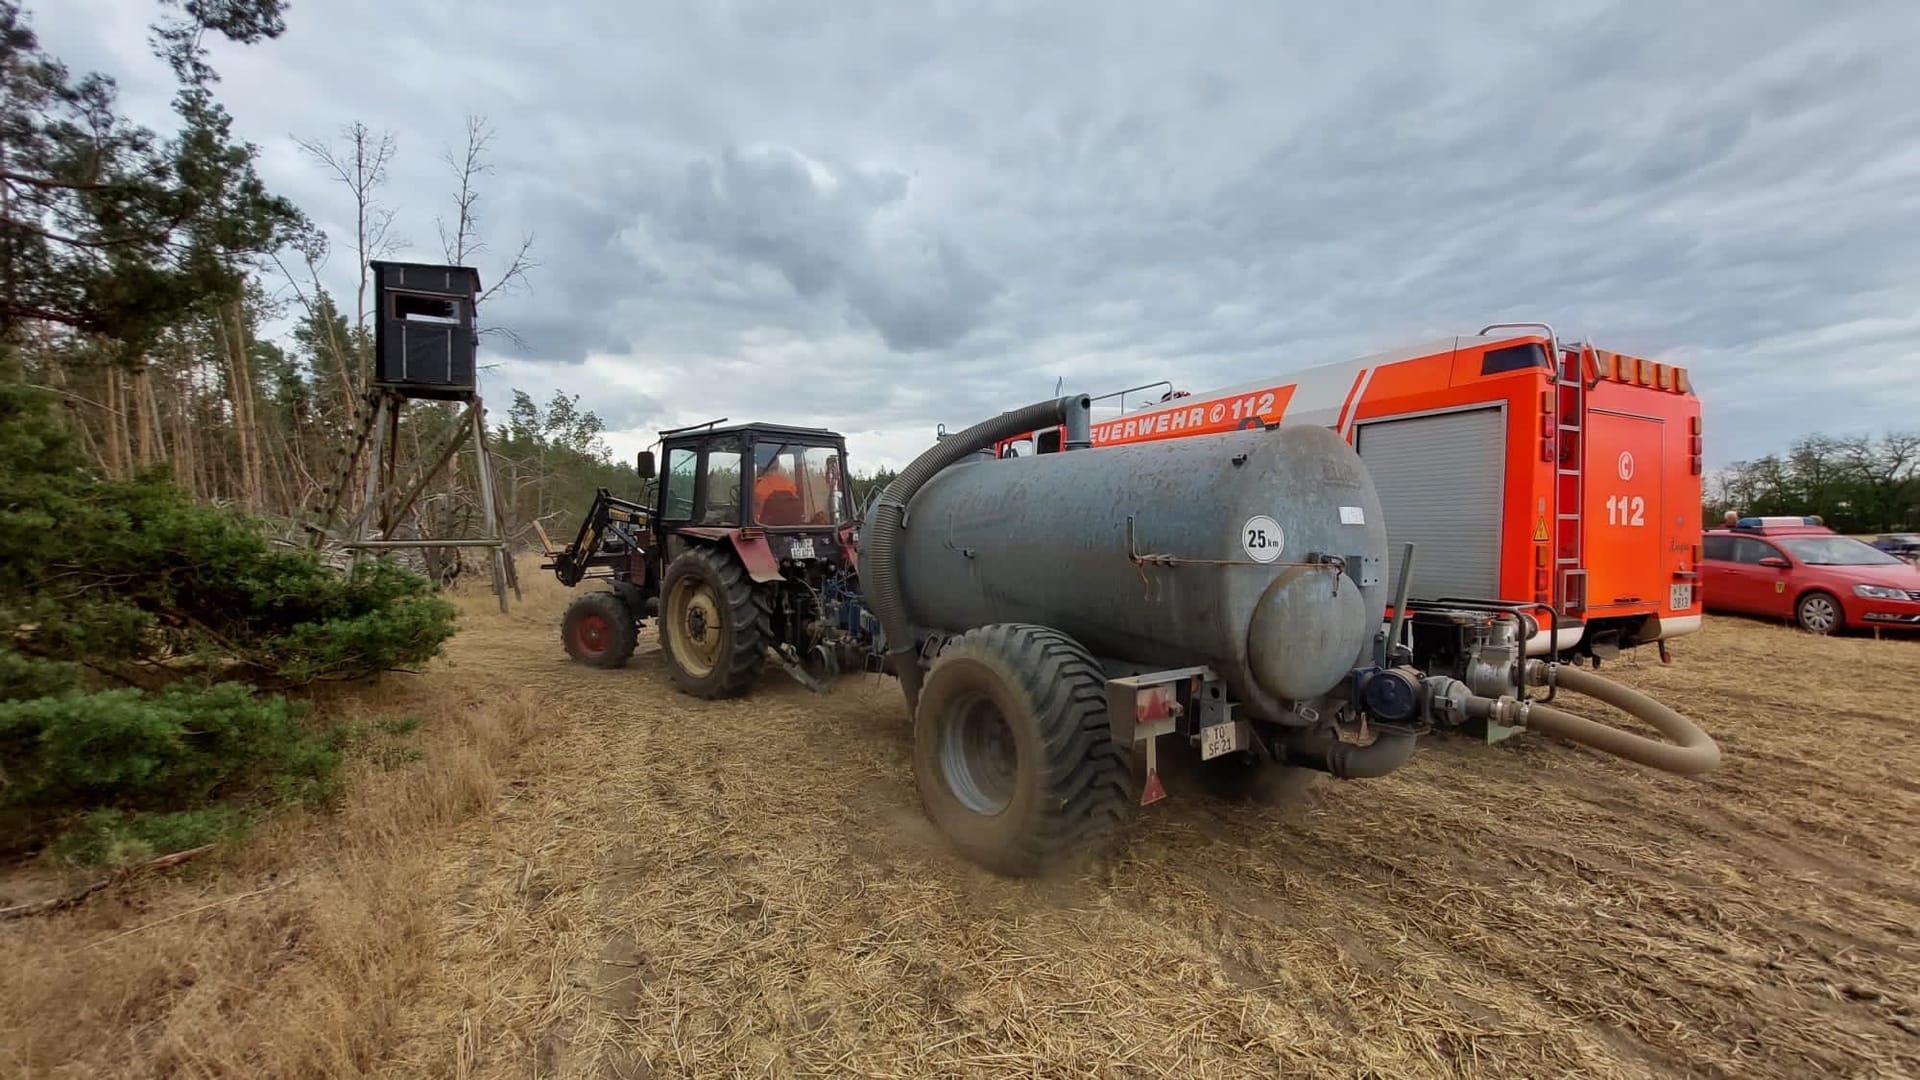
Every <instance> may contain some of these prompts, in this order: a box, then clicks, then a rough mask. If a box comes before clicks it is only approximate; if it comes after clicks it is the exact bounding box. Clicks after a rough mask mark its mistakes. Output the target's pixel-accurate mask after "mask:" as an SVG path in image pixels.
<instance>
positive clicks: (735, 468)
mask: <svg viewBox="0 0 1920 1080" xmlns="http://www.w3.org/2000/svg"><path fill="white" fill-rule="evenodd" d="M660 442H661V451H660V452H661V455H662V457H663V458H664V461H663V463H662V464H663V467H662V468H661V469H660V470H659V473H660V476H659V481H660V482H659V484H658V489H657V495H656V502H655V505H656V514H657V520H658V522H659V528H660V532H661V534H662V535H663V536H666V537H672V536H673V535H674V534H676V533H686V532H689V531H691V532H693V533H695V534H697V535H702V534H710V531H711V530H734V529H752V530H755V531H756V532H757V531H760V530H764V531H765V533H766V534H768V535H769V536H775V537H777V538H778V539H779V540H780V542H778V543H774V544H772V545H771V547H773V548H774V549H775V550H774V554H775V556H776V557H779V558H820V557H826V555H825V552H824V550H822V549H824V548H825V547H828V546H832V545H831V540H832V539H833V538H834V537H835V536H837V534H838V533H839V532H840V531H841V530H842V529H843V528H845V527H847V526H849V525H851V524H852V522H853V499H852V494H851V492H850V491H849V487H848V484H847V482H846V471H845V465H844V463H845V461H846V453H847V449H846V440H845V439H844V438H842V437H841V436H840V435H839V434H837V433H835V432H832V431H828V430H826V429H824V428H803V427H789V426H786V425H780V424H738V425H734V426H732V427H724V428H723V427H702V428H697V429H680V430H677V431H669V432H666V433H664V434H663V435H662V436H661V440H660ZM639 466H640V471H641V475H643V476H650V475H651V474H652V472H653V460H652V455H651V454H650V453H643V454H642V455H640V462H639ZM809 546H814V547H816V552H815V553H811V554H794V553H793V550H794V549H795V548H796V547H797V548H798V549H799V550H800V551H801V552H805V551H806V549H807V548H808V547H809ZM667 554H668V557H669V558H671V557H672V555H673V554H674V552H672V551H669V552H668V553H667Z"/></svg>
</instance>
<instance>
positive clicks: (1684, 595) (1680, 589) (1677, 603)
mask: <svg viewBox="0 0 1920 1080" xmlns="http://www.w3.org/2000/svg"><path fill="white" fill-rule="evenodd" d="M1692 606H1693V586H1691V585H1675V586H1674V587H1673V596H1671V597H1670V598H1668V600H1667V610H1669V611H1685V610H1687V609H1688V608H1690V607H1692Z"/></svg>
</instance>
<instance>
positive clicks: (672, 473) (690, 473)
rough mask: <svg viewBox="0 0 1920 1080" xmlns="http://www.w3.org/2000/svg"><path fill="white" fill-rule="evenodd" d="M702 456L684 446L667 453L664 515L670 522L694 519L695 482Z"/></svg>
mask: <svg viewBox="0 0 1920 1080" xmlns="http://www.w3.org/2000/svg"><path fill="white" fill-rule="evenodd" d="M699 464H700V456H699V455H698V454H696V453H694V452H693V451H692V450H691V449H689V448H687V447H684V446H676V447H674V448H673V449H672V450H669V451H667V477H666V483H667V498H666V504H665V507H664V509H663V514H664V516H665V517H666V518H667V520H669V521H689V520H692V518H693V489H694V481H695V480H696V479H697V478H698V474H699Z"/></svg>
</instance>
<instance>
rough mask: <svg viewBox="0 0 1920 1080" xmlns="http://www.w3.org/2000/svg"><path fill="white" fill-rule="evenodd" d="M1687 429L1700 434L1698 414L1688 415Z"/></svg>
mask: <svg viewBox="0 0 1920 1080" xmlns="http://www.w3.org/2000/svg"><path fill="white" fill-rule="evenodd" d="M1687 430H1688V431H1691V432H1693V433H1694V434H1695V435H1698V434H1700V418H1699V417H1697V416H1690V417H1688V418H1687Z"/></svg>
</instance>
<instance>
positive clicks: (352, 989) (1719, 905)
mask: <svg viewBox="0 0 1920 1080" xmlns="http://www.w3.org/2000/svg"><path fill="white" fill-rule="evenodd" d="M523 576H524V577H525V578H527V579H528V581H527V583H528V585H529V586H530V591H529V595H528V597H527V601H526V602H525V603H524V604H521V605H518V606H516V607H515V609H514V611H513V612H512V613H511V614H509V615H505V616H502V615H500V614H498V613H497V611H495V610H493V608H492V604H491V599H490V598H487V597H484V596H482V597H474V598H469V600H468V601H467V602H466V608H467V611H466V614H465V616H464V619H463V631H462V633H461V634H460V636H459V637H458V638H456V639H455V640H454V642H453V643H452V645H451V647H450V649H449V653H448V656H447V657H446V658H445V659H444V660H442V661H440V662H438V663H436V664H435V665H434V666H433V667H432V668H431V669H430V670H428V671H427V672H425V673H424V674H421V675H417V676H406V675H399V676H393V677H391V678H390V679H389V680H388V681H387V682H386V683H384V684H383V685H382V686H380V687H378V688H376V689H374V690H371V691H360V692H353V693H343V694H341V695H338V697H337V699H336V700H335V701H334V702H333V703H332V707H333V708H335V709H336V710H338V711H339V712H341V713H343V714H347V715H368V716H371V715H407V714H410V715H417V716H420V717H422V718H423V719H424V720H425V724H424V725H423V727H422V730H421V733H420V734H419V736H418V748H419V749H420V751H421V752H422V758H421V760H419V761H415V762H410V763H400V764H396V763H394V762H392V761H386V762H384V763H374V762H370V761H369V762H362V763H360V764H359V765H358V766H356V768H357V769H358V772H359V775H358V776H357V777H356V779H357V783H356V785H355V787H354V790H353V794H352V795H351V796H350V797H349V799H348V801H347V804H346V805H345V806H344V807H342V808H340V809H338V810H337V811H334V812H331V813H327V814H315V815H308V816H302V817H297V818H291V819H288V820H284V821H282V822H280V823H278V824H276V825H275V826H273V827H272V828H271V829H270V830H268V832H267V833H266V834H265V835H262V836H260V837H259V838H257V839H256V840H255V841H253V842H252V843H249V844H247V845H246V846H244V847H243V848H242V849H240V850H238V851H235V852H228V853H222V854H220V855H218V856H217V857H215V858H213V859H211V860H201V861H196V862H195V863H191V864H188V865H187V866H186V867H183V868H181V869H180V870H178V871H175V872H173V873H172V875H171V876H165V877H158V878H154V879H151V880H143V881H135V882H130V883H128V884H127V885H125V886H122V887H118V888H115V889H113V890H110V891H108V892H105V893H102V894H99V895H98V896H96V897H95V898H93V899H90V900H88V901H87V902H85V903H83V904H81V905H79V906H78V907H77V908H75V909H74V910H71V911H68V912H63V913H61V914H58V915H54V916H51V917H42V918H36V919H28V920H16V921H14V922H11V923H7V924H0V949H4V950H5V952H6V954H7V956H8V957H9V963H8V964H7V965H6V966H5V969H4V971H0V1075H21V1076H26V1075H33V1076H43V1075H55V1076H58V1075H70V1076H93V1075H123V1076H140V1075H155V1074H160V1075H178V1076H200V1075H208V1076H212V1075H222V1076H232V1075H248V1076H261V1075H334V1076H339V1075H357V1074H358V1075H382V1076H387V1075H397V1076H456V1077H525V1076H617V1077H664V1076H728V1075H743V1076H749V1075H750V1076H758V1075H835V1076H843V1075H844V1076H920V1075H941V1076H954V1075H962V1076H965V1075H978V1076H1138V1077H1152V1076H1275V1075H1312V1076H1340V1077H1402V1076H1450V1075H1462V1076H1511V1077H1541V1076H1564V1075H1576V1074H1577V1075H1582V1076H1596V1077H1611V1076H1622V1077H1639V1076H1672V1075H1695V1076H1713V1077H1729V1078H1731V1077H1742V1078H1747V1077H1808V1076H1823V1077H1842V1076H1845V1077H1869V1076H1872V1077H1895V1076H1914V1075H1920V851H1916V845H1915V837H1920V720H1917V719H1916V716H1915V712H1916V709H1915V701H1916V698H1920V642H1914V641H1872V640H1862V639H1842V640H1824V639H1817V638H1812V637H1809V636H1806V635H1803V634H1799V633H1796V632H1793V631H1790V630H1787V629H1784V628H1777V627H1774V626H1770V625H1764V624H1760V623H1755V622H1747V621H1741V620H1726V619H1711V620H1709V622H1708V625H1707V628H1706V629H1705V630H1704V631H1703V632H1702V633H1700V634H1699V635H1696V636H1695V637H1693V638H1690V639H1687V640H1685V641H1683V642H1681V643H1679V644H1678V645H1677V646H1676V648H1675V663H1674V664H1673V665H1672V666H1671V667H1662V666H1660V665H1658V664H1657V663H1656V662H1654V659H1653V657H1651V656H1650V655H1649V656H1647V657H1645V658H1644V659H1631V658H1630V659H1627V660H1625V661H1623V662H1621V663H1618V664H1615V665H1612V666H1611V667H1610V668H1609V669H1607V670H1608V673H1610V674H1612V675H1614V676H1616V677H1618V678H1621V679H1623V680H1624V681H1626V682H1629V683H1632V684H1634V685H1637V686H1640V687H1643V688H1646V689H1649V690H1651V691H1653V692H1654V693H1656V694H1657V695H1658V696H1660V697H1661V698H1662V699H1663V700H1666V701H1668V702H1670V703H1673V704H1675V705H1677V706H1678V707H1680V708H1681V709H1683V710H1684V711H1686V712H1688V713H1690V714H1691V715H1693V716H1694V717H1696V718H1697V719H1699V720H1700V721H1701V722H1702V723H1703V724H1704V726H1706V727H1707V728H1708V729H1709V730H1711V731H1712V732H1713V733H1714V735H1715V736H1716V737H1717V738H1718V740H1719V741H1720V744H1721V747H1722V749H1723V752H1724V755H1725V759H1724V764H1723V765H1722V767H1721V768H1720V770H1719V771H1718V772H1716V773H1714V774H1712V775H1710V776H1708V777H1706V778H1703V779H1698V780H1689V779H1681V778H1675V777H1668V776H1662V775H1658V774H1653V773H1649V772H1647V771H1644V770H1641V769H1639V768H1636V767H1633V766H1630V765H1626V764H1623V763H1618V762H1615V761H1613V760H1610V759H1606V758H1603V757H1600V756H1597V755H1595V754H1592V753H1588V752H1586V751H1583V750H1581V749H1578V748H1575V747H1572V746H1569V745H1566V744H1563V743H1556V742H1553V741H1550V740H1548V739H1546V738H1544V737H1538V736H1534V737H1521V738H1518V739H1515V740H1511V741H1509V742H1507V743H1504V744H1501V745H1499V746H1493V747H1488V746H1484V745H1479V744H1477V743H1474V742H1471V741H1468V740H1465V739H1460V738H1437V739H1433V740H1429V741H1428V742H1427V743H1426V744H1425V745H1424V746H1423V747H1422V749H1421V750H1420V751H1419V753H1418V754H1417V755H1416V756H1415V757H1414V759H1413V761H1412V762H1411V763H1410V764H1409V765H1408V766H1407V767H1405V768H1404V769H1402V770H1401V771H1400V772H1398V773H1396V774H1394V775H1392V776H1390V777H1387V778H1385V779H1382V780H1377V781H1370V782H1360V783H1348V784H1342V783H1337V782H1333V781H1322V782H1318V783H1312V784H1309V785H1306V786H1305V787H1304V788H1302V789H1301V790H1299V791H1297V792H1296V793H1294V795H1293V797H1292V798H1291V799H1290V800H1288V801H1287V802H1286V803H1285V804H1283V805H1279V806H1271V807H1245V806H1234V805H1228V804H1224V803H1219V802H1215V801H1212V800H1210V799H1207V798H1205V797H1204V796H1201V795H1199V794H1198V793H1197V792H1194V791H1192V790H1190V789H1187V788H1185V787H1184V786H1182V785H1175V787H1176V790H1175V797H1174V798H1173V799H1170V800H1169V801H1167V802H1165V803H1161V804H1159V805H1156V806H1154V807H1150V808H1147V809H1146V810H1145V811H1143V813H1142V815H1141V817H1140V820H1139V821H1138V822H1137V823H1136V825H1135V826H1134V828H1133V830H1132V832H1131V834H1130V838H1129V840H1128V842H1127V843H1126V844H1125V846H1124V847H1123V849H1122V850H1121V851H1120V852H1119V853H1117V854H1116V855H1115V856H1114V857H1112V858H1110V859H1108V860H1105V861H1104V862H1102V863H1101V864H1099V865H1098V866H1097V867H1095V868H1094V869H1093V870H1091V871H1089V872H1088V873H1086V874H1084V875H1082V876H1079V877H1075V878H1072V879H1069V880H1063V881H1052V882H1042V883H1033V882H1011V881H1005V880H1002V879H998V878H995V877H993V876H991V875H989V874H986V873H985V872H983V871H979V870H976V869H974V868H973V867H971V866H969V865H968V864H966V863H963V862H961V861H960V860H959V859H958V858H956V857H955V856H953V855H951V854H950V853H949V852H948V850H947V849H946V848H945V846H944V845H943V843H942V842H941V840H940V838H939V836H938V835H937V834H936V833H934V832H933V830H932V829H931V827H930V826H929V825H927V824H926V822H925V820H924V819H923V817H922V815H921V813H920V809H919V806H918V800H917V797H916V795H915V793H914V789H913V782H912V777H911V771H910V767H909V753H908V751H909V737H910V732H909V730H908V725H907V723H906V720H905V716H904V707H903V705H902V703H901V700H900V696H899V692H898V690H897V688H896V686H895V684H893V683H892V682H891V681H890V680H880V679H875V678H872V677H864V678H848V679H846V680H843V681H842V682H841V683H839V684H838V685H837V686H836V688H835V690H834V692H833V694H832V695H830V696H828V697H824V698H820V697H814V696H813V695H811V694H809V693H808V692H807V691H805V690H804V689H802V688H801V687H799V686H798V685H794V684H791V683H790V682H789V681H786V680H784V678H783V677H781V676H778V675H769V676H768V677H767V679H766V680H765V681H764V683H763V684H762V685H761V686H760V687H759V688H758V689H757V691H756V694H755V696H754V697H752V698H750V699H748V700H744V701H735V702H725V703H707V702H700V701H695V700H692V699H689V698H686V697H683V696H680V695H678V694H675V693H673V692H672V691H671V689H670V687H669V684H668V682H667V678H666V674H665V670H664V667H663V664H662V661H661V659H660V657H659V654H658V652H657V649H656V648H655V647H654V644H653V641H652V637H651V634H650V633H649V634H645V635H643V641H642V651H641V654H640V655H639V656H637V657H636V658H635V660H634V662H633V663H632V664H631V665H630V666H629V667H628V668H627V669H625V670H620V671H608V672H603V671H594V670H588V669H585V668H581V667H578V666H575V665H571V664H569V663H567V662H566V659H565V656H564V654H563V653H562V651H561V649H560V647H559V642H558V633H557V629H556V627H557V623H558V616H559V612H560V610H561V609H562V607H563V606H564V605H565V603H566V601H567V600H568V599H570V596H571V594H569V593H568V592H566V591H565V590H562V589H560V588H559V587H558V586H557V585H556V584H554V583H553V582H552V581H551V579H547V578H543V577H540V576H538V571H534V570H532V569H531V567H528V572H527V573H526V574H524V575H523ZM3 891H4V886H0V892H3Z"/></svg>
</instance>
